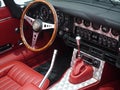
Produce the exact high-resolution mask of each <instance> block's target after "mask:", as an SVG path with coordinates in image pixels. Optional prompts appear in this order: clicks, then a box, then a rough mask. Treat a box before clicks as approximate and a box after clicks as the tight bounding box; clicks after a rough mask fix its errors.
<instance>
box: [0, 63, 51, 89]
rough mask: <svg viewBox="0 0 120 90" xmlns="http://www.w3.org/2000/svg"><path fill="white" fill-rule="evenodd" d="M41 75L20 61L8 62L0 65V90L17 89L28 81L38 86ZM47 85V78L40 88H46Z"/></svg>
mask: <svg viewBox="0 0 120 90" xmlns="http://www.w3.org/2000/svg"><path fill="white" fill-rule="evenodd" d="M43 77H44V76H43V75H42V74H40V73H38V72H36V71H34V70H33V69H31V68H30V67H28V66H27V65H25V64H23V63H21V62H18V61H14V62H10V63H7V64H4V65H1V66H0V90H18V89H20V88H21V87H22V86H24V85H25V84H28V83H32V84H34V85H36V86H38V85H39V84H40V82H41V80H42V79H43ZM48 85H49V80H48V79H47V80H46V81H45V84H44V85H43V87H42V88H43V89H46V88H47V87H48Z"/></svg>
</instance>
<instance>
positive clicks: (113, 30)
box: [111, 29, 119, 36]
mask: <svg viewBox="0 0 120 90" xmlns="http://www.w3.org/2000/svg"><path fill="white" fill-rule="evenodd" d="M111 33H112V35H113V36H118V35H119V33H118V31H117V30H116V29H112V30H111Z"/></svg>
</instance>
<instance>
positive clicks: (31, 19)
mask: <svg viewBox="0 0 120 90" xmlns="http://www.w3.org/2000/svg"><path fill="white" fill-rule="evenodd" d="M24 19H25V20H26V21H27V22H28V23H29V24H30V25H31V26H32V25H33V23H34V21H35V19H34V18H31V17H29V16H27V15H25V16H24Z"/></svg>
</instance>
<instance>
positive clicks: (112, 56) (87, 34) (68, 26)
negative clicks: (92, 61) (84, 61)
mask: <svg viewBox="0 0 120 90" xmlns="http://www.w3.org/2000/svg"><path fill="white" fill-rule="evenodd" d="M55 1H56V2H55ZM51 3H52V4H53V5H54V7H55V9H56V12H57V16H58V34H57V36H58V37H59V38H62V39H63V40H64V41H65V43H66V45H68V46H70V47H72V48H76V47H77V46H76V41H75V37H76V36H78V35H79V36H81V42H80V44H81V45H80V48H81V50H82V51H84V52H85V53H88V54H90V55H92V56H94V57H97V58H99V59H101V60H105V61H107V62H109V63H111V64H113V65H115V66H117V67H119V68H120V30H119V29H120V26H119V25H120V24H119V22H120V21H119V19H115V18H111V19H109V17H112V14H114V15H116V16H117V18H118V16H119V15H120V12H116V11H117V10H118V8H117V9H116V11H114V10H110V11H109V12H108V13H110V12H111V16H109V15H108V16H106V9H107V7H104V8H102V10H101V13H100V11H99V14H100V15H101V16H98V14H95V12H97V10H95V11H94V9H92V11H91V12H90V11H89V12H87V13H86V12H84V13H83V11H84V10H85V9H84V10H83V11H81V10H79V11H77V10H78V9H79V7H78V6H74V4H75V3H73V2H72V3H73V6H72V5H71V6H70V7H68V6H67V5H68V4H71V2H65V1H57V0H51ZM63 3H64V4H65V3H66V5H64V4H63ZM61 4H62V5H63V6H61ZM75 5H81V6H80V7H82V8H84V5H85V6H86V4H85V3H80V2H79V3H77V4H75ZM88 6H89V5H87V7H88ZM74 7H75V10H74ZM90 7H92V8H96V9H97V8H98V7H97V6H95V5H90ZM99 8H100V9H101V7H99ZM90 9H91V8H90ZM107 10H108V9H107ZM85 11H87V10H85ZM119 11H120V10H119ZM103 12H104V13H105V14H103ZM112 12H114V13H112ZM97 13H98V12H97ZM115 13H116V14H115ZM27 15H28V16H30V17H32V18H34V19H36V18H40V19H41V20H43V21H45V22H50V23H53V16H52V14H51V11H50V9H49V7H47V6H46V5H44V4H36V5H34V6H33V7H31V8H30V9H29V10H28V13H27ZM102 15H103V16H102ZM106 17H107V18H106ZM117 20H118V21H117Z"/></svg>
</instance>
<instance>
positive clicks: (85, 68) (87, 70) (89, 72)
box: [69, 36, 93, 84]
mask: <svg viewBox="0 0 120 90" xmlns="http://www.w3.org/2000/svg"><path fill="white" fill-rule="evenodd" d="M80 39H81V37H80V36H77V37H76V43H77V48H78V52H77V58H76V60H75V61H76V62H75V64H74V66H73V68H72V71H71V73H70V78H69V81H70V82H71V83H73V84H77V83H81V82H84V81H86V80H88V79H90V78H91V77H92V76H93V68H92V66H90V65H88V64H86V63H84V61H83V59H82V58H81V57H80Z"/></svg>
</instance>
